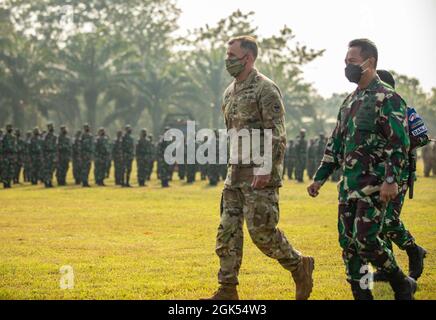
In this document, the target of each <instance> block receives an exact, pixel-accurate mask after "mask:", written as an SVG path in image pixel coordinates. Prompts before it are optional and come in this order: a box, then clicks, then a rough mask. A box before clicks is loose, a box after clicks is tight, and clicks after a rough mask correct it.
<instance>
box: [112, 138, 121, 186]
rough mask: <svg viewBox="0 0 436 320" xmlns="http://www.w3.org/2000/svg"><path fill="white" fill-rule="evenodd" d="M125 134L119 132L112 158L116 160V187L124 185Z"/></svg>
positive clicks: (114, 143)
mask: <svg viewBox="0 0 436 320" xmlns="http://www.w3.org/2000/svg"><path fill="white" fill-rule="evenodd" d="M122 143H123V132H122V131H121V130H118V131H117V137H116V139H115V140H114V142H113V148H112V158H113V159H114V175H115V185H117V186H121V185H122V184H123V145H122Z"/></svg>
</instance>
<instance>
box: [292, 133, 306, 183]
mask: <svg viewBox="0 0 436 320" xmlns="http://www.w3.org/2000/svg"><path fill="white" fill-rule="evenodd" d="M305 137H306V129H301V130H300V135H299V136H298V139H297V142H296V143H295V149H294V150H295V179H296V180H297V181H298V182H303V180H304V179H303V177H304V170H305V169H306V162H307V140H306V138H305Z"/></svg>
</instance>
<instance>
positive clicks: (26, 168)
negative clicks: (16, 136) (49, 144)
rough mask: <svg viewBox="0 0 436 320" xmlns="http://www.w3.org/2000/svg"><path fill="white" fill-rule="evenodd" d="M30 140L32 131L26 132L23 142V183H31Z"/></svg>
mask: <svg viewBox="0 0 436 320" xmlns="http://www.w3.org/2000/svg"><path fill="white" fill-rule="evenodd" d="M31 139H32V131H30V130H29V131H27V132H26V139H25V140H24V142H25V144H24V161H23V177H24V182H30V181H31V173H32V162H31V161H30V141H31Z"/></svg>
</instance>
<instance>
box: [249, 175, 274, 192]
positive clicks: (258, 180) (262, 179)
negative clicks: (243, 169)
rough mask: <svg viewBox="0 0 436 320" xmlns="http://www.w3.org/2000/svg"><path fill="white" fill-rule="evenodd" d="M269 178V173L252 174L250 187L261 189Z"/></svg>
mask: <svg viewBox="0 0 436 320" xmlns="http://www.w3.org/2000/svg"><path fill="white" fill-rule="evenodd" d="M270 180H271V175H270V174H267V175H263V176H260V175H258V176H256V175H255V176H254V179H253V182H252V183H251V187H252V188H253V189H263V188H265V186H266V185H267V184H268V182H269V181H270Z"/></svg>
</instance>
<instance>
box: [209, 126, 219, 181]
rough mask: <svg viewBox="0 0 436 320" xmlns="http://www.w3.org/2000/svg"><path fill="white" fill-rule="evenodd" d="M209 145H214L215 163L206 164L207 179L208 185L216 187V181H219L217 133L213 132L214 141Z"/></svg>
mask: <svg viewBox="0 0 436 320" xmlns="http://www.w3.org/2000/svg"><path fill="white" fill-rule="evenodd" d="M209 143H211V144H212V147H213V145H214V144H215V148H216V149H215V150H216V151H215V155H216V157H215V163H209V164H208V170H207V177H208V179H209V185H211V186H216V185H217V184H218V181H219V180H220V171H219V170H220V164H219V141H218V131H215V140H212V141H210V142H209Z"/></svg>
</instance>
